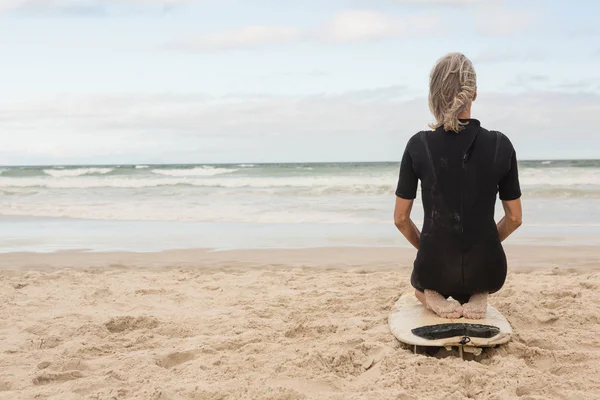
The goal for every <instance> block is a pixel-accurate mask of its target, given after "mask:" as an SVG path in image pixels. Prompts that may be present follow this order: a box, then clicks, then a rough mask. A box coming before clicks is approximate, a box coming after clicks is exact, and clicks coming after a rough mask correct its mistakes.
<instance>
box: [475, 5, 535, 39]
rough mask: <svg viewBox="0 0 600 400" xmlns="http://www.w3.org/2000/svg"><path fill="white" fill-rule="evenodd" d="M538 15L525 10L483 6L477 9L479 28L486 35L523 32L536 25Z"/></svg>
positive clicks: (476, 17)
mask: <svg viewBox="0 0 600 400" xmlns="http://www.w3.org/2000/svg"><path fill="white" fill-rule="evenodd" d="M537 18H538V17H537V16H536V14H534V13H533V12H529V11H525V10H518V11H517V10H507V9H503V8H500V7H487V6H486V7H482V8H479V9H478V10H477V13H476V16H475V20H476V24H477V30H478V32H479V33H480V34H483V35H486V36H505V35H512V34H517V33H522V32H524V31H526V30H527V29H529V28H531V27H533V26H534V24H535V23H536V22H537Z"/></svg>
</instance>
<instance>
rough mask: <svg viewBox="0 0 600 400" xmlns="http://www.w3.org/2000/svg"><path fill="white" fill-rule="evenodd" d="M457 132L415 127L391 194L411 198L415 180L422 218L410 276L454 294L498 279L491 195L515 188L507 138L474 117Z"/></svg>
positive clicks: (500, 267) (500, 268)
mask: <svg viewBox="0 0 600 400" xmlns="http://www.w3.org/2000/svg"><path fill="white" fill-rule="evenodd" d="M462 121H463V122H467V123H468V124H467V125H466V126H465V129H463V130H462V131H461V132H459V133H456V132H452V131H445V130H444V129H443V127H440V128H438V129H436V130H434V131H423V132H419V133H417V134H416V135H414V136H413V137H412V138H411V139H410V140H409V142H408V144H407V146H406V150H405V152H404V155H403V157H402V162H401V165H400V177H399V180H398V187H397V189H396V196H398V197H401V198H404V199H414V198H415V197H416V194H417V184H418V181H419V180H420V181H421V198H422V201H423V209H424V221H423V227H422V231H421V239H420V244H419V250H418V253H417V257H416V260H415V262H414V269H413V272H412V276H411V283H412V285H413V286H414V288H415V289H417V290H420V291H423V290H424V289H430V290H435V291H436V292H438V293H440V294H442V295H444V296H445V297H448V296H452V297H453V298H455V299H456V300H459V301H460V302H465V301H468V299H469V297H470V295H472V294H475V293H483V292H488V293H494V292H497V291H498V290H500V288H501V287H502V286H503V285H504V281H505V279H506V255H505V253H504V249H503V248H502V245H501V244H500V238H499V235H498V230H497V228H496V222H495V220H494V211H495V204H496V197H497V195H498V194H499V197H500V199H501V200H515V199H518V198H519V197H520V196H521V190H520V186H519V177H518V171H517V158H516V153H515V150H514V148H513V146H512V144H511V142H510V140H509V139H508V138H507V137H506V136H505V135H504V134H502V133H500V132H494V131H488V130H486V129H484V128H482V127H481V125H480V123H479V121H477V120H475V119H470V120H462Z"/></svg>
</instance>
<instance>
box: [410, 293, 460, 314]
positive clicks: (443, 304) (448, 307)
mask: <svg viewBox="0 0 600 400" xmlns="http://www.w3.org/2000/svg"><path fill="white" fill-rule="evenodd" d="M422 297H423V298H424V300H425V303H424V305H425V307H427V308H428V309H430V310H431V311H433V312H434V313H436V314H437V315H439V316H440V317H442V318H449V319H457V318H460V317H461V315H462V311H463V308H462V306H461V305H460V303H459V302H458V301H456V300H454V299H452V300H447V299H445V298H444V296H442V295H441V294H439V293H438V292H436V291H434V290H428V289H425V293H424V296H422ZM417 298H419V296H417ZM419 300H421V299H419ZM421 302H423V300H421Z"/></svg>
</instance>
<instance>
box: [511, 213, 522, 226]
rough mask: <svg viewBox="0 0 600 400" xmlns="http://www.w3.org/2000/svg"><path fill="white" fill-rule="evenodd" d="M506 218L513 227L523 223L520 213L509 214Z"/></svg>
mask: <svg viewBox="0 0 600 400" xmlns="http://www.w3.org/2000/svg"><path fill="white" fill-rule="evenodd" d="M508 219H509V220H510V223H511V225H512V226H514V227H515V228H518V227H520V226H521V225H523V217H522V216H520V215H511V216H510V217H509V218H508Z"/></svg>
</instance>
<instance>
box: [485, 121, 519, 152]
mask: <svg viewBox="0 0 600 400" xmlns="http://www.w3.org/2000/svg"><path fill="white" fill-rule="evenodd" d="M481 133H483V135H484V136H486V137H487V141H488V142H489V143H490V145H492V144H493V146H494V147H495V152H496V154H508V155H511V154H512V153H513V152H514V151H515V148H514V146H513V144H512V142H511V140H510V139H509V138H508V136H507V135H506V134H505V133H504V132H502V131H499V130H488V129H486V128H483V127H481V131H480V134H481Z"/></svg>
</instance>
